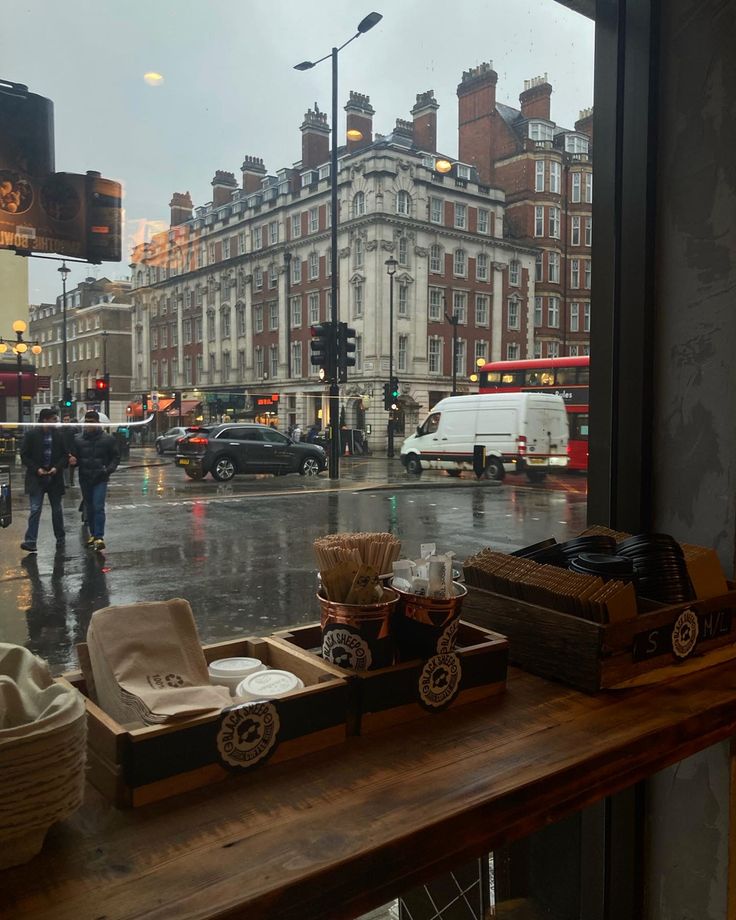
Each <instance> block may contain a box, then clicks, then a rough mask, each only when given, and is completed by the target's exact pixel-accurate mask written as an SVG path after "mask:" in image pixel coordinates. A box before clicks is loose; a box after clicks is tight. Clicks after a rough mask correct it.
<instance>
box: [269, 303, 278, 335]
mask: <svg viewBox="0 0 736 920" xmlns="http://www.w3.org/2000/svg"><path fill="white" fill-rule="evenodd" d="M268 328H269V329H270V330H271V332H273V331H274V330H275V329H278V328H279V302H278V300H274V301H273V302H272V303H270V304H269V305H268Z"/></svg>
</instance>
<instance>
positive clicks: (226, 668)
mask: <svg viewBox="0 0 736 920" xmlns="http://www.w3.org/2000/svg"><path fill="white" fill-rule="evenodd" d="M264 668H265V665H264V664H263V662H262V661H261V660H260V659H259V658H218V660H217V661H211V662H210V665H209V672H210V675H211V676H212V677H228V678H234V677H241V678H243V677H247V676H248V675H249V674H254V673H255V672H256V671H262V670H263V669H264Z"/></svg>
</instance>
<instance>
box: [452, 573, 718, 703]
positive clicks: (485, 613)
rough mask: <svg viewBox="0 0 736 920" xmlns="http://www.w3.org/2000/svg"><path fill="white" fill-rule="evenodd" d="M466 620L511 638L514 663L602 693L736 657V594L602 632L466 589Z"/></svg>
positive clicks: (652, 612)
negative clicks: (605, 689)
mask: <svg viewBox="0 0 736 920" xmlns="http://www.w3.org/2000/svg"><path fill="white" fill-rule="evenodd" d="M466 587H467V589H468V596H467V597H466V598H465V601H464V603H463V614H464V615H465V616H466V617H467V618H468V619H470V620H472V622H473V623H477V624H478V625H480V626H482V627H488V628H490V629H496V630H499V631H500V632H503V634H504V635H506V636H508V640H509V657H510V660H511V661H512V662H513V663H514V664H518V665H519V666H520V667H522V668H524V669H525V670H527V671H530V672H531V673H533V674H539V675H540V676H541V677H547V678H550V679H551V680H560V681H563V682H564V683H566V684H569V685H570V686H572V687H576V688H577V689H578V690H585V691H587V692H595V691H596V690H601V689H604V688H615V687H619V688H623V687H631V686H636V685H640V684H645V683H653V682H655V681H659V680H664V679H667V678H669V677H671V676H673V675H675V674H683V673H687V672H689V671H695V670H700V669H701V668H707V667H710V666H711V665H713V664H718V663H719V662H720V661H723V660H726V659H728V658H731V657H734V656H736V645H734V642H736V618H735V616H734V614H735V613H736V591H735V590H734V586H733V585H732V584H730V585H729V591H728V592H727V593H726V594H721V595H718V596H717V597H712V598H709V599H708V600H700V601H689V602H688V603H684V604H673V605H671V606H661V605H660V606H657V605H655V604H654V603H653V602H645V603H646V604H647V606H648V608H649V609H648V610H647V612H643V613H639V615H638V616H636V617H632V618H631V619H629V620H626V621H624V622H620V623H612V624H608V625H603V624H600V623H592V622H590V621H589V620H583V619H580V618H579V617H575V616H571V615H570V614H566V613H560V612H559V611H557V610H550V609H548V608H546V607H537V606H535V605H534V604H529V603H526V602H525V601H520V600H517V599H516V598H511V597H506V596H504V595H501V594H495V593H493V592H492V591H486V590H484V589H482V588H476V587H473V586H471V585H466Z"/></svg>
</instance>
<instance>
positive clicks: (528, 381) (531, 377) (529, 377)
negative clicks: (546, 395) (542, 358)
mask: <svg viewBox="0 0 736 920" xmlns="http://www.w3.org/2000/svg"><path fill="white" fill-rule="evenodd" d="M524 384H525V386H528V387H539V386H541V385H542V371H540V370H536V371H527V372H526V374H525V375H524Z"/></svg>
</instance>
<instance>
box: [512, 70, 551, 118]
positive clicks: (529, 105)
mask: <svg viewBox="0 0 736 920" xmlns="http://www.w3.org/2000/svg"><path fill="white" fill-rule="evenodd" d="M551 95H552V87H551V85H550V84H549V82H548V80H547V74H544V76H542V77H533V78H532V79H531V80H524V91H523V92H522V93H521V95H520V96H519V102H520V104H521V114H522V116H523V117H524V118H543V119H544V120H545V121H549V116H550V96H551Z"/></svg>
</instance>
